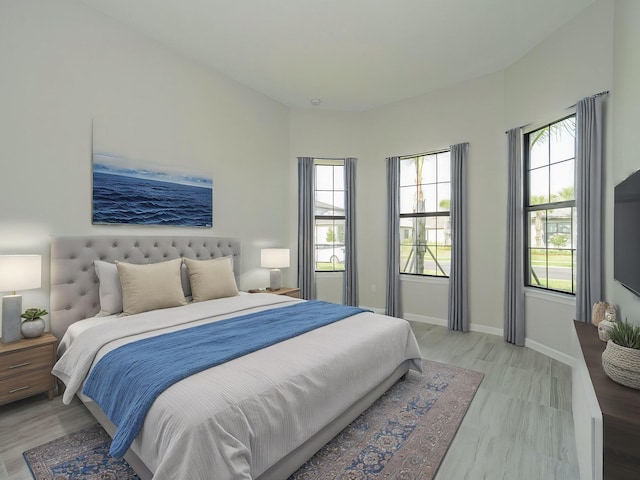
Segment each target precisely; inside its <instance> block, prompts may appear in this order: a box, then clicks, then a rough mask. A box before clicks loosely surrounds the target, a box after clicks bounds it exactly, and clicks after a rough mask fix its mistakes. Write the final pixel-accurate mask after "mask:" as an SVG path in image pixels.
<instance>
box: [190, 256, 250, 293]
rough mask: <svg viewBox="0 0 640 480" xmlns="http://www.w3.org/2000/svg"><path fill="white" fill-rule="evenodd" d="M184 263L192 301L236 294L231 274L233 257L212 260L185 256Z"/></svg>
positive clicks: (236, 290) (236, 288) (234, 282)
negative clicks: (187, 273) (192, 258)
mask: <svg viewBox="0 0 640 480" xmlns="http://www.w3.org/2000/svg"><path fill="white" fill-rule="evenodd" d="M184 263H185V264H186V265H187V270H188V271H189V282H190V283H191V294H192V295H193V301H194V302H203V301H205V300H213V299H214V298H224V297H234V296H236V295H238V286H237V285H236V279H235V277H234V276H233V257H223V258H214V259H212V260H191V259H190V258H185V259H184Z"/></svg>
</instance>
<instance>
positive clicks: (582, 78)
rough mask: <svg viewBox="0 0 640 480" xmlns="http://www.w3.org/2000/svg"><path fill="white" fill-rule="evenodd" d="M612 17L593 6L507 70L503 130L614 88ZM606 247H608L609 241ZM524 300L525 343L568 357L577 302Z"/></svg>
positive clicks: (530, 295) (605, 5)
mask: <svg viewBox="0 0 640 480" xmlns="http://www.w3.org/2000/svg"><path fill="white" fill-rule="evenodd" d="M613 12H614V3H613V1H610V0H600V1H599V2H596V3H594V4H593V5H592V6H590V7H589V8H587V9H586V10H585V11H584V12H583V13H582V14H581V15H580V16H578V17H577V18H576V19H574V20H573V21H572V22H570V23H568V24H567V25H565V26H564V27H562V28H561V29H560V30H558V31H557V32H555V33H554V34H553V35H551V36H549V37H548V38H547V39H545V40H544V41H543V42H542V43H541V44H540V45H538V46H537V47H536V48H534V49H533V50H532V51H531V52H529V53H528V54H527V55H526V56H525V57H523V58H522V59H520V60H519V61H517V62H516V63H514V64H513V65H511V66H510V67H508V68H507V69H506V70H505V129H508V128H513V127H517V126H520V125H526V124H529V126H528V127H525V131H527V130H533V129H535V128H536V127H538V126H540V125H541V124H543V123H545V122H551V121H554V120H557V119H559V118H562V117H563V116H566V115H569V114H570V113H573V112H575V108H569V107H571V106H572V105H575V103H576V102H577V101H578V100H580V99H581V98H584V97H586V96H589V95H593V94H595V93H598V92H601V91H605V90H611V89H612V87H613ZM611 97H613V95H612V96H611ZM607 101H608V105H609V108H608V112H607V130H608V131H607V133H606V139H607V140H606V142H605V149H606V152H605V162H606V163H605V178H606V177H608V176H610V175H609V172H610V171H611V168H612V161H613V158H612V155H611V146H610V141H609V139H610V138H611V136H610V125H609V123H610V118H611V101H612V98H609V99H608V100H607ZM604 192H605V197H606V201H605V204H604V210H605V212H608V211H610V209H611V208H612V207H611V205H612V203H611V195H610V192H609V189H607V188H605V189H604ZM605 248H609V244H608V239H607V238H605ZM605 262H606V263H605V279H604V281H605V289H607V290H609V284H610V278H611V275H610V274H609V273H608V272H609V267H608V265H609V263H610V262H609V261H608V256H607V260H606V261H605ZM526 296H527V298H526V319H527V328H526V337H527V340H528V341H533V342H536V343H538V344H542V345H545V346H547V347H549V348H551V349H553V350H556V351H559V352H562V353H564V354H567V355H570V354H571V352H570V350H569V348H568V345H569V338H570V336H569V334H570V332H571V330H570V329H571V328H573V325H572V321H573V319H574V318H575V300H574V299H573V298H569V297H567V296H562V295H555V294H550V293H545V292H540V291H533V289H532V290H531V291H527V294H526ZM607 296H608V295H606V294H605V297H607Z"/></svg>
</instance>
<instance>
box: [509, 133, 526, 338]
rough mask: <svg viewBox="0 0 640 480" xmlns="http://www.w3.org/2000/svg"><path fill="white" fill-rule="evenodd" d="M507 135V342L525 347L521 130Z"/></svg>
mask: <svg viewBox="0 0 640 480" xmlns="http://www.w3.org/2000/svg"><path fill="white" fill-rule="evenodd" d="M507 136H508V159H507V162H508V172H509V173H508V175H509V178H508V187H507V188H508V191H507V251H506V254H507V255H506V269H505V294H504V339H505V341H506V342H509V343H513V344H514V345H518V346H524V333H525V315H524V259H523V252H522V250H523V246H524V243H523V232H524V211H523V196H522V181H523V176H522V175H523V173H522V170H523V165H522V128H513V129H511V130H509V131H508V132H507Z"/></svg>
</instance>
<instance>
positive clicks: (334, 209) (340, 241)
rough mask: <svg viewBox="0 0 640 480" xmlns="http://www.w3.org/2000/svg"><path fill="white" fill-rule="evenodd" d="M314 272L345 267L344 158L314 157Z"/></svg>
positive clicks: (340, 269) (331, 270)
mask: <svg viewBox="0 0 640 480" xmlns="http://www.w3.org/2000/svg"><path fill="white" fill-rule="evenodd" d="M314 163H315V165H314V168H315V233H314V235H315V236H314V244H315V264H316V267H315V269H316V271H317V272H327V271H329V272H342V271H344V257H345V246H344V190H345V189H344V160H324V159H319V158H318V159H315V161H314Z"/></svg>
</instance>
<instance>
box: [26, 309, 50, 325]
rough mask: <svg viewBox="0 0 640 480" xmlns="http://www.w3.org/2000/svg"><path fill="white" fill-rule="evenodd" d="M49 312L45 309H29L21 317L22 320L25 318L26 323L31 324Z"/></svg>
mask: <svg viewBox="0 0 640 480" xmlns="http://www.w3.org/2000/svg"><path fill="white" fill-rule="evenodd" d="M47 313H49V312H47V311H46V310H45V309H40V308H27V309H26V310H25V311H24V313H23V314H22V315H20V316H21V317H22V318H24V321H25V322H31V321H33V320H38V319H39V318H40V317H42V316H43V315H46V314H47Z"/></svg>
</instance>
